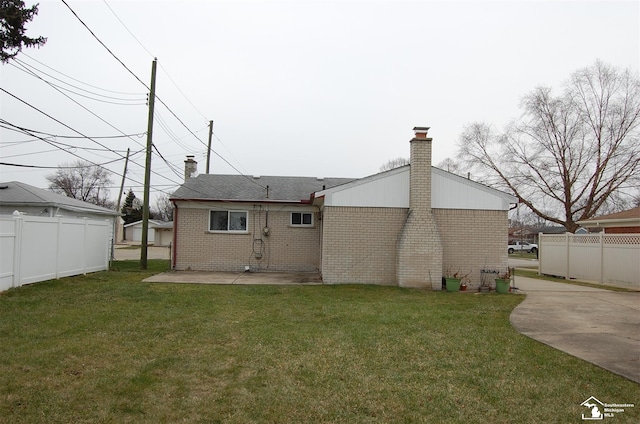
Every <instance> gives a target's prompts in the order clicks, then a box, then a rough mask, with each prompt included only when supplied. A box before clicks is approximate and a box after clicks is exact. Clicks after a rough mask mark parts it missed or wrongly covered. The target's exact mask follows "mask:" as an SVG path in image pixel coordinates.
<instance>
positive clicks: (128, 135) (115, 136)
mask: <svg viewBox="0 0 640 424" xmlns="http://www.w3.org/2000/svg"><path fill="white" fill-rule="evenodd" d="M0 123H3V124H5V125H10V126H11V127H15V128H17V129H14V128H8V127H4V128H6V129H8V130H13V131H18V132H24V131H29V132H32V133H36V134H43V135H46V136H49V137H55V138H68V139H85V138H98V139H110V138H131V137H134V136H135V137H142V136H143V135H145V134H146V133H144V132H142V133H134V134H123V135H103V136H91V137H82V136H77V135H61V134H51V133H47V132H44V131H38V130H34V129H30V128H25V127H19V126H17V125H14V124H11V123H10V122H8V121H6V120H4V119H1V118H0ZM36 140H37V139H36ZM27 141H34V140H27ZM7 143H18V142H17V141H13V142H7Z"/></svg>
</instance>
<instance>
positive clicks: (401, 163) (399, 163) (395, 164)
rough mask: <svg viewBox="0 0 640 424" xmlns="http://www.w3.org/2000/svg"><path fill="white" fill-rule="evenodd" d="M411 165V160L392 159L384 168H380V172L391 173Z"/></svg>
mask: <svg viewBox="0 0 640 424" xmlns="http://www.w3.org/2000/svg"><path fill="white" fill-rule="evenodd" d="M405 165H409V159H405V158H395V159H390V160H388V161H387V162H385V163H384V164H383V165H382V166H380V172H384V171H390V170H392V169H395V168H400V167H401V166H405Z"/></svg>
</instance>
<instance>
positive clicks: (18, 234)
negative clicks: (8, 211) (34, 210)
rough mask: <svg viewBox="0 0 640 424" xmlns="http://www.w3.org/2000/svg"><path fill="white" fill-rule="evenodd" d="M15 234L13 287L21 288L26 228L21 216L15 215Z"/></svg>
mask: <svg viewBox="0 0 640 424" xmlns="http://www.w3.org/2000/svg"><path fill="white" fill-rule="evenodd" d="M13 218H14V221H13V222H14V225H13V232H14V234H15V238H14V239H13V281H12V282H11V285H12V286H13V287H20V286H21V285H22V284H21V279H22V272H21V271H22V231H23V230H22V229H23V228H24V225H23V220H22V217H21V216H19V215H18V216H15V215H14V217H13Z"/></svg>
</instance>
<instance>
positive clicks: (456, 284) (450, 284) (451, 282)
mask: <svg viewBox="0 0 640 424" xmlns="http://www.w3.org/2000/svg"><path fill="white" fill-rule="evenodd" d="M445 280H446V281H447V291H448V292H457V291H460V282H461V281H462V279H460V278H445Z"/></svg>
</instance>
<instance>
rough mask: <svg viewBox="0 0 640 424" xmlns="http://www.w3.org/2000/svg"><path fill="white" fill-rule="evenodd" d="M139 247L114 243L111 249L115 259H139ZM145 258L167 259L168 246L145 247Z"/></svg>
mask: <svg viewBox="0 0 640 424" xmlns="http://www.w3.org/2000/svg"><path fill="white" fill-rule="evenodd" d="M140 249H141V248H140V245H133V244H129V245H127V244H120V245H116V246H115V248H114V249H113V256H114V259H115V260H116V261H128V260H136V259H140ZM147 259H169V247H165V246H149V248H148V249H147Z"/></svg>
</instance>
